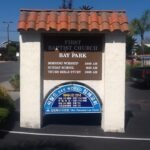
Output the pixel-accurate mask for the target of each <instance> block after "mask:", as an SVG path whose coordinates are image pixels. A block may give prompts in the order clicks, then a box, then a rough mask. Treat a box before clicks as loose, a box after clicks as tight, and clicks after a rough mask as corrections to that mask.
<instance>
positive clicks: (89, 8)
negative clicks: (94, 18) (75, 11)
mask: <svg viewBox="0 0 150 150" xmlns="http://www.w3.org/2000/svg"><path fill="white" fill-rule="evenodd" d="M80 9H81V10H91V9H93V7H92V6H89V5H83V6H81V7H80Z"/></svg>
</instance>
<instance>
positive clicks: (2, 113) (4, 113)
mask: <svg viewBox="0 0 150 150" xmlns="http://www.w3.org/2000/svg"><path fill="white" fill-rule="evenodd" d="M9 113H10V112H9V110H8V109H7V108H0V124H1V125H2V124H3V123H5V121H6V119H7V118H8V116H9Z"/></svg>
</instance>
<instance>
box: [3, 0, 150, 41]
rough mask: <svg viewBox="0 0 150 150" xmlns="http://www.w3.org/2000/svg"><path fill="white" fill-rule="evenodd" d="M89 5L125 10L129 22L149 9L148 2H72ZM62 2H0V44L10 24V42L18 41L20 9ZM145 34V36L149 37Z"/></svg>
mask: <svg viewBox="0 0 150 150" xmlns="http://www.w3.org/2000/svg"><path fill="white" fill-rule="evenodd" d="M85 4H86V5H90V6H92V7H93V9H96V10H125V11H126V13H127V16H128V20H129V22H130V21H131V20H132V19H134V18H140V16H141V15H142V14H143V12H144V11H145V10H146V9H150V0H73V8H74V9H79V7H80V6H82V5H85ZM61 5H62V0H1V4H0V43H1V42H3V41H7V32H6V29H7V24H6V23H3V22H10V21H12V22H13V23H10V28H9V29H10V40H12V41H18V36H19V33H18V32H17V23H18V18H19V10H20V9H58V8H59V7H60V6H61ZM149 34H150V33H147V34H146V36H149V37H150V35H149Z"/></svg>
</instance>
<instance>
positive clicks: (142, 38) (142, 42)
mask: <svg viewBox="0 0 150 150" xmlns="http://www.w3.org/2000/svg"><path fill="white" fill-rule="evenodd" d="M141 50H142V56H144V34H141ZM142 66H144V57H142Z"/></svg>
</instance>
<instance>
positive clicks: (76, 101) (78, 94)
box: [44, 83, 101, 114]
mask: <svg viewBox="0 0 150 150" xmlns="http://www.w3.org/2000/svg"><path fill="white" fill-rule="evenodd" d="M100 112H101V104H100V101H99V99H98V97H97V96H96V94H94V92H93V91H91V90H90V89H89V88H87V87H86V86H84V85H80V84H77V83H68V84H65V85H62V86H59V87H58V88H56V89H54V90H53V91H52V92H51V93H50V94H49V95H48V96H47V98H46V101H45V103H44V114H63V113H64V114H65V113H100Z"/></svg>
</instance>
